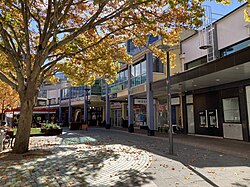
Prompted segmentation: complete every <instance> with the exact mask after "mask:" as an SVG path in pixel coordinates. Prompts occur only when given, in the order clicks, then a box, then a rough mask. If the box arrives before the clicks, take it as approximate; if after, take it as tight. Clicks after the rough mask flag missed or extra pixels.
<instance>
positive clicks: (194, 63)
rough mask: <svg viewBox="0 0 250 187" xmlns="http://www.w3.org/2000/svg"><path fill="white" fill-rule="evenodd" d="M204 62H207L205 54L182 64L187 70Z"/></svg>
mask: <svg viewBox="0 0 250 187" xmlns="http://www.w3.org/2000/svg"><path fill="white" fill-rule="evenodd" d="M205 63H207V57H206V56H205V57H202V58H200V59H197V60H194V61H192V62H189V63H186V64H185V65H184V69H185V70H189V69H192V68H195V67H197V66H200V65H202V64H205Z"/></svg>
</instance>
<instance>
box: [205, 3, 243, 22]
mask: <svg viewBox="0 0 250 187" xmlns="http://www.w3.org/2000/svg"><path fill="white" fill-rule="evenodd" d="M244 3H245V2H242V3H239V2H238V1H237V0H232V4H230V5H223V4H218V3H215V2H214V1H212V2H205V3H204V4H205V5H209V6H211V7H212V12H213V13H215V14H213V15H212V16H213V18H215V19H219V18H221V17H222V16H219V15H216V14H222V15H226V14H228V13H229V12H231V11H233V10H234V9H236V8H237V7H239V6H240V5H242V4H244Z"/></svg>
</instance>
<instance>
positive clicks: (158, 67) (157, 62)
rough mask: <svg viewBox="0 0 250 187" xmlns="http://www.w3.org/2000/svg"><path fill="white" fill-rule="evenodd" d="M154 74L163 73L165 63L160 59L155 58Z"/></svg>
mask: <svg viewBox="0 0 250 187" xmlns="http://www.w3.org/2000/svg"><path fill="white" fill-rule="evenodd" d="M153 62H154V63H153V72H159V73H163V72H164V71H163V67H164V66H163V63H162V62H161V61H160V60H159V59H158V58H155V57H154V58H153Z"/></svg>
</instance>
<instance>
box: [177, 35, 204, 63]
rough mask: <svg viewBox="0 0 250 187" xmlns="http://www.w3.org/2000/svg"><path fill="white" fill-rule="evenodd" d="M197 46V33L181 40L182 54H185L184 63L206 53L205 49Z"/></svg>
mask: <svg viewBox="0 0 250 187" xmlns="http://www.w3.org/2000/svg"><path fill="white" fill-rule="evenodd" d="M199 47H200V46H199V34H195V35H193V36H191V37H190V38H188V39H186V40H185V41H183V42H182V54H185V58H184V63H188V62H191V61H193V60H195V59H198V58H201V57H203V56H205V55H207V50H202V49H200V48H199Z"/></svg>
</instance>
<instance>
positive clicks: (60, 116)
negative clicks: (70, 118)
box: [58, 106, 62, 123]
mask: <svg viewBox="0 0 250 187" xmlns="http://www.w3.org/2000/svg"><path fill="white" fill-rule="evenodd" d="M58 121H59V122H60V123H61V122H62V107H61V106H59V109H58Z"/></svg>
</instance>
